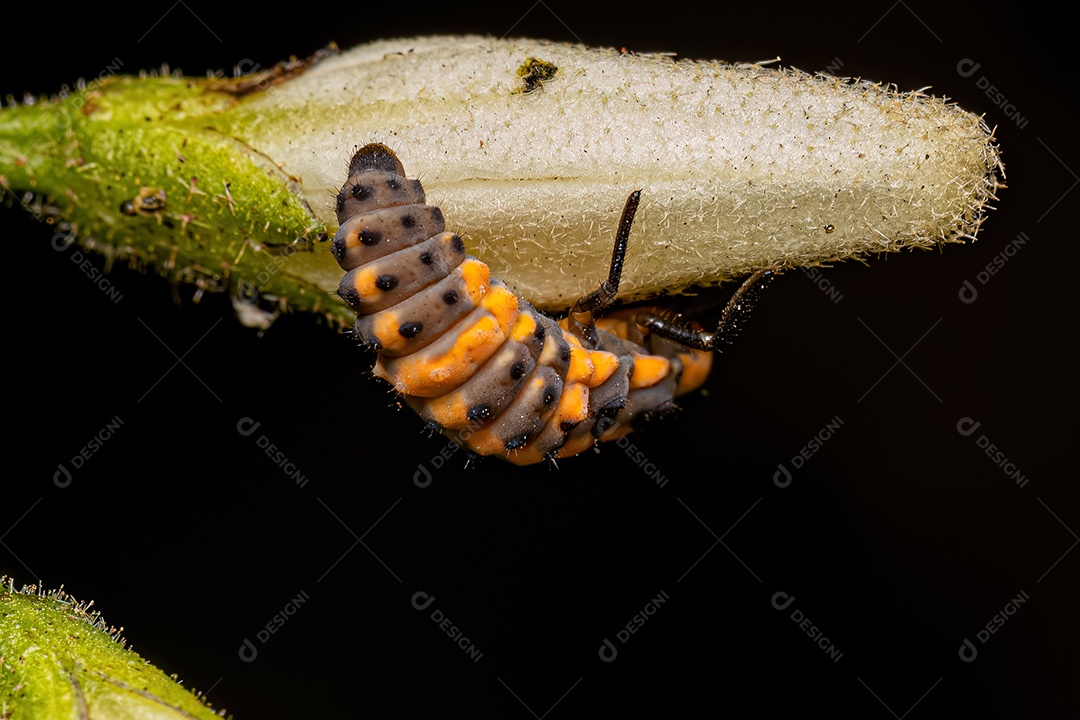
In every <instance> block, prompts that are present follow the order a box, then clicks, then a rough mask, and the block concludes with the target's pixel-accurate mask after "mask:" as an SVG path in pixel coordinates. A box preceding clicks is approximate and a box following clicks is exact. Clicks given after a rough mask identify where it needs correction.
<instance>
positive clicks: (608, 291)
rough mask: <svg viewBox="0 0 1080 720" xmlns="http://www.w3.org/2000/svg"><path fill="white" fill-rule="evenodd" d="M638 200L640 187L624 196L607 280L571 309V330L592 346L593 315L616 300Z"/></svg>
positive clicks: (605, 308) (594, 340)
mask: <svg viewBox="0 0 1080 720" xmlns="http://www.w3.org/2000/svg"><path fill="white" fill-rule="evenodd" d="M639 202H641V191H640V190H635V191H634V192H632V193H630V197H628V198H626V205H625V206H624V207H623V212H622V219H621V220H619V230H618V232H617V233H615V247H614V249H613V250H612V251H611V267H610V269H609V270H608V278H607V280H605V281H604V282H603V283H601V285H600V287H599V288H597V289H596V290H594V291H592V292H591V293H589V294H588V295H585V296H584V297H581V298H578V300H577V302H575V303H574V307H573V308H571V309H570V317H569V330H570V332H571V333H573V334H574V335H577V336H578V337H579V338H581V339H582V340H584V341H585V342H586V343H588V344H589V345H590V346H592V347H594V348H595V347H596V346H597V343H598V337H597V335H596V322H595V318H596V315H598V314H600V313H601V312H603V311H604V310H607V309H608V308H609V307H611V306H612V304H614V302H615V296H616V295H618V294H619V281H620V280H621V279H622V269H623V262H624V261H625V260H626V245H627V242H628V241H629V240H630V228H631V227H632V226H633V224H634V215H636V214H637V209H638V203H639Z"/></svg>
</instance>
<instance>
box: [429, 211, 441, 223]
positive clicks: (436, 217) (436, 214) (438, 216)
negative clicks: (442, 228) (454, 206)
mask: <svg viewBox="0 0 1080 720" xmlns="http://www.w3.org/2000/svg"><path fill="white" fill-rule="evenodd" d="M431 219H432V220H434V221H435V224H436V225H438V224H439V223H441V222H442V221H443V214H442V210H440V209H439V208H437V207H433V208H431Z"/></svg>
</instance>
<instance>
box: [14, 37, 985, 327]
mask: <svg viewBox="0 0 1080 720" xmlns="http://www.w3.org/2000/svg"><path fill="white" fill-rule="evenodd" d="M315 60H320V62H314V61H312V62H291V63H286V64H284V65H282V66H279V67H278V68H275V69H273V70H269V71H265V72H258V73H255V74H252V75H250V76H247V77H242V78H239V79H236V80H220V79H217V80H215V79H191V78H178V77H149V78H144V79H136V78H130V77H118V76H115V77H106V78H104V79H102V80H100V81H95V82H94V83H91V84H90V85H89V86H87V87H86V88H84V89H82V90H80V91H78V92H76V93H73V94H69V95H68V96H67V97H65V98H60V97H57V98H53V99H50V100H48V101H43V102H38V103H36V104H34V105H31V106H20V107H15V108H8V109H4V110H3V111H2V112H0V168H7V169H3V170H2V172H3V176H2V177H0V182H3V183H4V184H5V185H6V186H7V187H8V188H10V189H11V190H12V191H14V192H16V193H17V194H19V195H20V196H22V194H23V193H32V194H33V195H32V197H31V196H27V200H28V204H30V205H32V206H35V207H36V208H37V209H38V211H39V212H44V213H52V214H55V215H56V216H58V217H60V218H63V219H64V220H65V221H66V222H67V223H69V224H70V225H71V227H72V228H73V229H74V231H76V232H77V234H78V235H79V236H80V237H83V238H86V237H90V238H93V246H94V247H95V248H97V249H100V250H103V251H105V252H109V253H111V254H113V255H118V256H131V257H133V258H134V259H135V260H136V261H138V262H139V263H143V264H146V265H148V266H151V267H153V268H155V269H157V271H159V272H162V273H165V274H168V275H170V276H173V277H179V278H181V279H187V280H193V281H197V282H200V283H202V284H203V285H206V286H210V287H218V286H222V287H223V286H225V285H229V286H230V287H232V288H234V289H236V290H237V291H238V292H240V291H247V290H248V289H249V288H256V289H257V290H258V291H259V292H260V293H262V294H263V295H265V296H269V297H270V298H276V299H279V300H280V302H281V303H282V304H283V305H287V306H289V307H293V308H299V309H303V310H310V311H316V312H323V313H327V314H329V315H330V316H332V317H334V318H336V319H339V320H343V321H344V322H349V320H348V319H349V317H350V313H349V312H347V310H346V309H345V307H344V305H342V304H341V303H340V302H339V301H338V299H337V298H336V297H334V296H333V293H334V291H335V290H336V288H337V284H338V282H339V280H340V276H341V274H340V271H339V270H338V268H337V266H336V264H335V262H334V261H333V259H332V258H331V256H330V253H329V249H328V244H327V243H324V242H321V241H322V240H324V239H325V238H326V237H327V234H328V233H332V232H333V231H334V230H335V229H336V221H335V216H334V204H333V197H334V194H335V193H336V192H337V190H338V189H339V188H340V187H341V184H342V182H343V181H344V180H345V175H346V167H347V163H348V159H349V157H350V155H351V154H352V151H353V150H354V149H355V148H356V147H358V146H361V145H364V144H367V143H370V142H380V143H383V144H385V145H387V146H389V147H390V148H392V149H393V150H394V152H395V153H396V154H397V155H398V156H399V157H400V159H401V161H402V163H403V164H404V167H405V169H406V173H407V174H408V175H409V176H410V177H420V178H422V179H423V182H424V187H425V189H426V190H427V192H428V201H429V202H431V203H433V204H437V205H439V206H441V207H442V209H443V211H444V213H445V215H446V217H447V220H448V227H449V228H450V229H452V230H454V231H456V232H459V233H461V234H462V235H463V236H464V237H465V239H466V243H467V246H468V249H469V251H470V252H471V253H473V254H475V255H476V256H478V257H479V258H480V259H482V260H484V261H485V262H487V263H488V264H489V265H490V266H491V269H492V272H493V274H494V275H495V276H497V277H500V278H502V279H503V280H505V281H506V282H507V283H508V284H509V285H510V286H511V287H512V288H514V289H515V290H517V291H518V292H519V293H520V294H521V295H522V296H523V297H525V298H526V299H528V300H530V301H532V302H533V303H535V304H537V305H539V306H541V307H544V308H549V309H565V308H566V307H567V306H568V305H570V304H571V303H572V302H573V300H574V299H576V298H577V297H579V296H581V295H582V294H584V293H587V292H589V291H590V290H592V289H594V288H595V287H596V285H597V284H598V283H599V281H600V280H601V279H603V278H604V277H605V275H606V271H607V264H608V262H609V260H610V255H611V245H612V241H613V238H614V233H615V230H616V227H617V224H618V217H619V212H620V210H621V208H622V204H623V202H624V201H625V199H626V196H627V195H628V194H629V193H630V191H632V190H634V189H637V188H641V190H642V200H641V206H640V210H639V213H638V216H637V219H636V221H635V226H634V231H633V234H632V237H631V243H630V250H629V254H628V258H627V262H626V267H625V271H624V274H623V281H622V289H621V298H622V299H625V300H630V299H635V298H644V297H650V296H655V295H659V294H663V293H672V292H680V291H682V290H685V289H686V288H688V287H691V286H694V285H701V284H712V283H717V282H722V281H724V280H726V279H729V278H732V277H736V276H739V275H744V274H747V273H749V272H752V271H753V270H756V269H759V268H762V267H766V266H780V267H795V266H802V265H812V264H817V263H822V262H826V261H833V260H838V259H844V258H852V257H863V256H866V255H870V254H874V253H880V252H885V251H893V250H898V249H901V248H905V247H931V246H935V245H938V244H941V243H946V242H955V241H962V240H966V239H972V238H974V236H975V234H976V232H977V230H978V229H979V226H980V224H981V222H982V220H983V219H984V216H985V210H986V208H987V203H988V202H989V201H991V200H993V199H994V195H995V192H996V190H997V189H998V188H999V187H1002V184H1001V182H1000V180H1001V178H1002V177H1003V170H1002V165H1001V161H1000V156H999V150H998V148H997V145H996V144H995V141H994V138H993V134H992V133H991V132H990V130H989V129H988V128H987V126H986V124H985V123H984V122H983V120H982V118H980V117H979V116H976V115H973V114H971V113H968V112H965V111H963V110H961V109H960V108H958V107H957V106H956V105H954V104H951V103H948V102H946V101H944V100H942V99H939V98H934V97H930V96H927V95H924V94H922V93H919V92H910V93H903V92H898V91H896V90H895V89H892V88H890V87H888V86H884V85H880V84H875V83H870V82H866V81H860V80H850V79H843V78H835V77H829V76H824V75H808V74H806V73H803V72H799V71H796V70H784V69H773V68H770V67H765V66H762V65H758V64H728V63H723V62H691V61H674V60H672V59H671V58H668V57H665V56H649V55H645V56H640V55H633V54H628V53H620V52H618V51H614V50H597V49H589V48H584V47H581V46H571V45H564V44H556V43H547V42H542V41H533V40H496V39H491V38H481V37H427V38H413V39H404V40H392V41H384V42H378V43H374V44H371V45H366V46H362V47H358V48H355V49H353V50H351V51H349V52H345V53H341V54H336V55H332V56H330V57H327V58H322V57H320V58H316V59H315Z"/></svg>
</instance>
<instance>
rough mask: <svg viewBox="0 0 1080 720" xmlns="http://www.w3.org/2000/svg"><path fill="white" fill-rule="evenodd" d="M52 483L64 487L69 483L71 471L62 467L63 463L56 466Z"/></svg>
mask: <svg viewBox="0 0 1080 720" xmlns="http://www.w3.org/2000/svg"><path fill="white" fill-rule="evenodd" d="M52 481H53V485H55V486H56V487H58V488H66V487H67V486H68V485H70V484H71V471H70V470H68V469H67V468H66V467H64V463H60V464H59V465H57V466H56V472H54V473H53V476H52Z"/></svg>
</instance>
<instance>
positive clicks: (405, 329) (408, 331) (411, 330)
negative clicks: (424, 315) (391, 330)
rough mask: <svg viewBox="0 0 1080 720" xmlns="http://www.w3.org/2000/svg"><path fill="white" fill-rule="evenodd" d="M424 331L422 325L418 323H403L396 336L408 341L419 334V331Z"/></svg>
mask: <svg viewBox="0 0 1080 720" xmlns="http://www.w3.org/2000/svg"><path fill="white" fill-rule="evenodd" d="M423 329H424V323H418V322H404V323H401V327H399V328H398V330H397V331H398V334H399V335H401V337H403V338H405V339H406V340H409V339H411V338H414V337H416V336H417V335H419V334H420V331H421V330H423Z"/></svg>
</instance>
